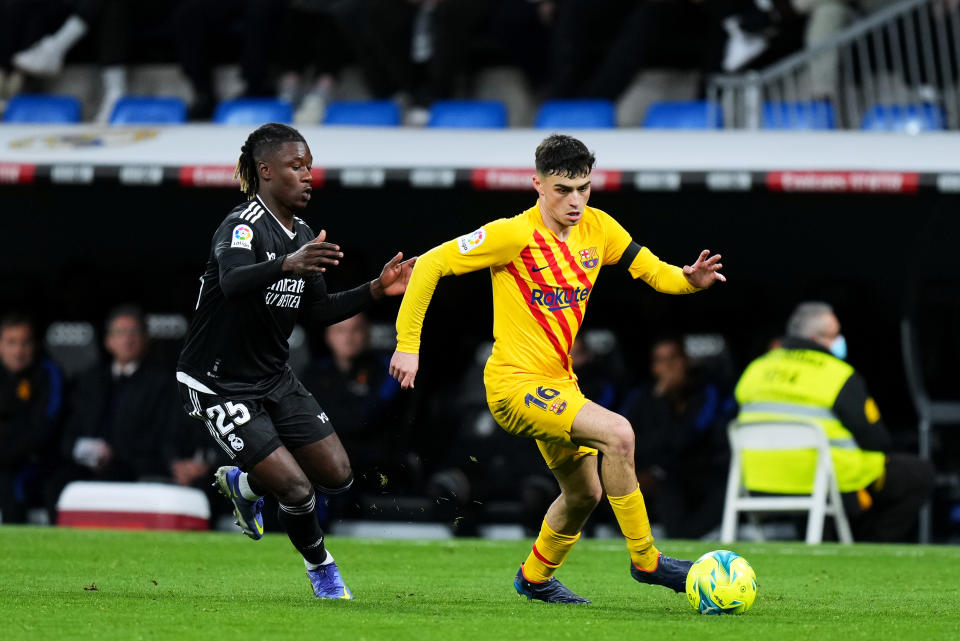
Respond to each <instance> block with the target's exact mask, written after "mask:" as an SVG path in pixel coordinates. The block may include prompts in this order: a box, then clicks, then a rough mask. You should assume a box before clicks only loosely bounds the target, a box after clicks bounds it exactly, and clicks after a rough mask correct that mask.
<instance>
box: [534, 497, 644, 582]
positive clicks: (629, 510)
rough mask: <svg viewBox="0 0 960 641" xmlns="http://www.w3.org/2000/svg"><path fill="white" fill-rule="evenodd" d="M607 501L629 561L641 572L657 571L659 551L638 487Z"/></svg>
mask: <svg viewBox="0 0 960 641" xmlns="http://www.w3.org/2000/svg"><path fill="white" fill-rule="evenodd" d="M607 500H608V501H610V507H612V508H613V513H614V515H615V516H616V517H617V522H618V523H620V531H621V532H623V536H624V537H626V539H627V549H628V550H629V551H630V560H631V561H633V564H634V565H635V566H637V568H639V569H641V570H646V571H648V572H649V571H653V570H655V569H657V558H658V557H659V556H660V551H659V550H657V548H656V546H654V545H653V534H651V533H650V519H649V518H647V506H646V505H645V504H644V502H643V494H642V493H641V492H640V487H639V486H637V489H635V490H634V491H633V492H631V493H630V494H627V495H626V496H610V495H607ZM541 536H542V535H541Z"/></svg>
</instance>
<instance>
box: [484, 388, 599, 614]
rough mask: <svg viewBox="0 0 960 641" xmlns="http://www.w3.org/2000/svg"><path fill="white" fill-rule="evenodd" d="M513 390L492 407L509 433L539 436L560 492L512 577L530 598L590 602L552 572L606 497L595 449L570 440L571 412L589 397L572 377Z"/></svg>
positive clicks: (572, 413) (494, 414)
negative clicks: (524, 558) (582, 446)
mask: <svg viewBox="0 0 960 641" xmlns="http://www.w3.org/2000/svg"><path fill="white" fill-rule="evenodd" d="M515 389H516V392H515V393H514V396H513V397H509V398H506V399H502V400H499V401H490V402H489V406H490V411H491V413H492V414H493V417H494V419H495V420H496V421H497V423H499V424H500V426H501V427H503V429H504V430H506V431H507V432H509V433H511V434H515V435H517V436H524V437H527V438H534V439H537V445H538V446H539V447H540V451H541V453H542V454H543V456H544V458H545V460H546V462H547V466H548V467H549V468H550V469H551V471H552V472H553V473H554V476H555V477H556V478H557V480H558V482H559V484H560V490H561V491H560V496H559V497H558V498H557V499H556V501H554V502H553V504H552V505H551V506H550V508H549V509H548V510H547V514H546V517H545V518H544V520H543V524H542V525H541V527H540V533H539V535H538V537H537V540H536V542H535V543H534V544H533V549H532V551H531V553H530V555H529V556H528V557H527V560H526V561H525V562H524V563H523V564H522V565H521V566H520V570H519V571H518V572H517V575H516V577H515V578H514V588H515V589H516V590H517V592H518V593H519V594H520V595H522V596H526V597H527V598H528V599H536V600H539V601H546V602H548V603H589V601H588V600H587V599H584V598H582V597H579V596H577V595H576V594H574V593H573V592H572V591H571V590H569V589H568V588H567V587H566V586H564V585H563V584H562V583H560V581H559V580H557V578H556V577H554V576H553V575H554V573H555V572H556V570H557V568H559V567H560V566H561V565H562V564H563V562H564V560H565V559H566V557H567V555H568V554H569V553H570V551H571V550H572V549H573V546H574V544H575V543H576V542H577V540H578V539H579V538H580V530H581V529H582V528H583V524H584V523H585V522H586V520H587V518H588V517H589V516H590V513H591V512H592V511H593V508H594V507H596V505H597V502H598V501H599V500H600V498H601V496H602V488H601V487H600V480H599V477H598V476H597V460H596V456H594V455H595V454H596V450H590V449H587V448H581V447H579V446H577V445H575V444H574V443H572V442H571V441H570V424H571V422H572V420H573V416H574V415H575V414H576V413H577V412H578V411H579V409H580V408H581V407H582V406H583V404H584V403H586V402H587V400H586V398H585V397H584V396H583V394H582V393H581V392H580V390H579V389H578V388H577V386H576V384H575V383H573V382H569V381H542V380H532V381H524V382H521V383H520V384H518V385H517V386H516V387H515ZM531 397H532V398H533V399H534V401H533V402H530V398H531Z"/></svg>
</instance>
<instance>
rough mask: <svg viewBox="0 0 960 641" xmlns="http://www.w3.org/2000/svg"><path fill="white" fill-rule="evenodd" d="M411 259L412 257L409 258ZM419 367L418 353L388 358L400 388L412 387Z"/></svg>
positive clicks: (402, 353) (397, 353)
mask: <svg viewBox="0 0 960 641" xmlns="http://www.w3.org/2000/svg"><path fill="white" fill-rule="evenodd" d="M411 260H413V259H411ZM418 369H420V355H419V354H408V353H406V352H394V353H393V358H391V359H390V376H392V377H394V378H395V379H397V380H398V381H399V382H400V389H413V379H414V378H416V377H417V370H418Z"/></svg>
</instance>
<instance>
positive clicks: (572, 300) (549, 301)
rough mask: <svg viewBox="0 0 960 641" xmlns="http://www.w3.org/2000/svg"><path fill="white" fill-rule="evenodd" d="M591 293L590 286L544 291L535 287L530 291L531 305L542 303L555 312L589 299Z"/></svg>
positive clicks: (542, 305) (541, 304)
mask: <svg viewBox="0 0 960 641" xmlns="http://www.w3.org/2000/svg"><path fill="white" fill-rule="evenodd" d="M589 295H590V288H589V287H577V288H576V289H561V288H559V287H557V288H555V289H553V290H550V291H544V290H542V289H534V290H533V291H531V292H530V305H540V306H541V307H546V308H547V310H548V311H551V312H555V311H557V310H561V309H567V308H568V307H572V306H573V305H575V304H577V303H582V302H583V301H585V300H587V296H589Z"/></svg>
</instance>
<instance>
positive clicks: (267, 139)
mask: <svg viewBox="0 0 960 641" xmlns="http://www.w3.org/2000/svg"><path fill="white" fill-rule="evenodd" d="M285 142H302V143H304V144H306V143H307V141H306V140H305V139H304V137H303V136H302V135H301V134H300V132H299V131H297V130H296V129H294V128H293V127H291V126H289V125H284V124H282V123H279V122H268V123H267V124H265V125H261V126H260V127H259V128H257V129H255V130H254V131H253V132H251V133H250V135H249V136H247V141H246V142H245V143H243V146H242V147H240V159H239V160H238V161H237V169H236V171H235V172H233V177H234V178H239V179H240V191H242V192H243V193H244V195H245V196H246V197H247V199H248V200H253V197H254V196H256V195H257V190H259V189H260V173H259V172H258V171H257V163H258V162H260V161H261V160H263V158H264V156H266V155H267V154H269V153H270V152H272V151H274V150H275V149H276V148H277V147H279V146H280V145H282V144H283V143H285Z"/></svg>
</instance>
